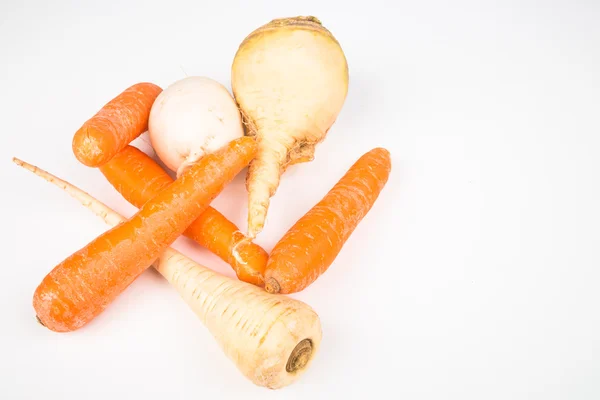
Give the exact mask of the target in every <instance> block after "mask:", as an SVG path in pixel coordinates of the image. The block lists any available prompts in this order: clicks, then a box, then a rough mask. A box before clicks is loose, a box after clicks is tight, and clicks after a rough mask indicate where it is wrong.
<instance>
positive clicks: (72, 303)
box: [15, 137, 256, 332]
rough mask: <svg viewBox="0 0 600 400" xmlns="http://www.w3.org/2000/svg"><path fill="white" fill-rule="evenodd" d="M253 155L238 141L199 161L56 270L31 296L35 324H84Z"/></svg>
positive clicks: (60, 327)
mask: <svg viewBox="0 0 600 400" xmlns="http://www.w3.org/2000/svg"><path fill="white" fill-rule="evenodd" d="M255 153H256V143H255V142H254V140H253V139H251V138H248V137H244V138H240V139H237V140H234V141H232V142H230V143H229V145H228V146H226V147H224V148H222V149H221V150H219V151H217V152H215V153H213V154H210V155H207V156H205V157H203V158H202V159H201V160H199V161H198V162H197V163H196V164H195V165H194V166H193V167H192V168H190V169H188V170H187V171H186V172H185V173H184V174H182V175H181V176H180V177H179V178H178V179H177V180H176V181H175V182H173V184H171V185H169V186H168V187H167V188H165V189H164V190H162V191H161V192H160V193H159V194H158V195H156V196H154V197H153V198H152V199H150V200H149V201H148V202H146V203H145V204H144V205H143V207H141V208H140V210H139V211H138V212H137V213H136V214H135V215H134V216H132V217H131V218H129V219H128V220H127V221H125V222H123V223H122V224H119V225H118V226H116V227H115V228H112V229H110V230H108V231H106V232H105V233H103V234H102V235H100V236H98V237H97V238H95V239H94V240H92V241H91V242H90V243H89V244H87V245H86V246H85V247H83V248H81V249H80V250H78V251H76V252H75V253H73V254H72V255H71V256H69V257H67V258H66V259H65V260H64V261H62V262H61V263H60V264H58V265H57V266H56V267H55V268H54V269H53V270H52V271H51V272H50V273H49V274H48V275H46V277H45V278H44V280H43V281H42V283H41V284H40V285H39V286H38V287H37V289H36V291H35V294H34V296H33V307H34V308H35V311H36V313H37V317H38V319H39V320H40V322H41V323H42V324H43V325H45V326H46V327H47V328H49V329H51V330H53V331H57V332H67V331H73V330H75V329H78V328H80V327H82V326H83V325H85V324H87V323H88V322H90V321H91V320H92V319H93V318H95V317H96V316H97V315H98V314H100V313H101V312H102V311H103V310H104V309H105V308H106V307H107V306H108V305H109V304H110V303H111V302H112V301H113V300H114V299H115V298H116V297H117V296H118V295H119V294H120V293H121V292H123V291H124V290H125V289H126V288H127V287H128V286H129V285H130V284H131V283H132V282H133V281H134V279H135V278H136V277H137V276H139V275H140V274H141V273H142V272H143V271H144V270H145V269H146V268H148V267H149V266H150V265H151V264H152V263H153V262H154V261H155V260H156V259H157V257H159V256H160V254H161V253H162V252H163V251H165V249H167V248H168V247H169V246H170V245H171V244H172V243H173V242H174V241H175V239H177V237H178V236H180V235H181V234H182V233H183V231H185V230H186V229H187V227H188V226H189V225H190V224H191V223H192V221H193V220H195V219H196V218H198V216H200V214H202V212H203V211H204V210H205V209H206V207H207V206H208V204H209V203H210V202H211V201H212V200H213V199H214V198H215V197H216V196H217V195H218V193H220V192H221V191H222V189H223V187H224V186H225V185H226V184H227V183H228V182H230V181H231V180H232V179H233V178H234V177H235V175H237V174H238V173H239V172H240V171H241V170H242V169H243V168H244V167H246V166H247V165H248V164H249V162H250V160H252V158H253V157H254V156H255ZM15 162H17V164H18V163H19V162H18V160H15Z"/></svg>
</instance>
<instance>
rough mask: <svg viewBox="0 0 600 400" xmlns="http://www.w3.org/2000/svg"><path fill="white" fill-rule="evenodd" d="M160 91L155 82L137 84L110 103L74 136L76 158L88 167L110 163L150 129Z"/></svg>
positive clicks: (73, 144)
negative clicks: (153, 105)
mask: <svg viewBox="0 0 600 400" xmlns="http://www.w3.org/2000/svg"><path fill="white" fill-rule="evenodd" d="M160 92H162V89H161V88H160V87H158V86H156V85H155V84H153V83H147V82H142V83H137V84H135V85H133V86H131V87H129V88H127V89H126V90H125V91H123V92H122V93H121V94H119V95H118V96H117V97H115V98H114V99H112V100H111V101H109V102H108V103H106V104H105V105H104V107H102V108H101V109H100V111H98V112H97V113H96V115H94V116H93V117H92V118H90V119H89V120H87V121H86V122H85V123H84V124H83V126H82V127H81V128H79V130H78V131H77V132H76V133H75V135H74V136H73V143H72V147H73V153H74V154H75V157H76V158H77V159H78V160H79V161H80V162H81V163H82V164H84V165H87V166H88V167H98V166H100V165H102V164H104V163H106V162H107V161H109V160H110V159H111V158H112V157H113V156H114V155H115V154H117V153H118V152H119V151H120V150H121V149H123V148H124V147H125V146H126V145H127V144H129V143H130V142H131V141H132V140H133V139H135V138H136V137H138V136H140V135H141V134H142V133H144V132H145V131H146V130H148V118H149V116H150V109H151V108H152V104H154V100H155V99H156V97H157V96H158V95H159V94H160Z"/></svg>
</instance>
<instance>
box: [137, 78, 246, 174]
mask: <svg viewBox="0 0 600 400" xmlns="http://www.w3.org/2000/svg"><path fill="white" fill-rule="evenodd" d="M148 134H149V137H150V141H151V142H152V147H153V148H154V150H155V151H156V154H157V155H158V157H159V158H160V159H161V161H162V162H163V163H164V164H165V165H166V166H167V168H169V169H170V170H171V171H175V172H176V174H177V176H179V175H181V173H182V172H183V171H184V170H185V169H186V168H188V167H189V166H190V165H192V164H193V163H195V162H196V161H198V160H199V159H200V158H201V157H203V156H204V155H206V154H208V153H211V152H213V151H216V150H218V149H219V148H221V147H223V146H225V145H226V144H227V143H228V142H230V141H231V140H234V139H238V138H240V137H242V136H244V125H243V124H242V116H241V115H240V110H239V109H238V107H237V104H236V103H235V100H234V99H233V97H232V96H231V94H230V93H229V91H228V90H227V88H225V86H223V85H222V84H221V83H219V82H217V81H215V80H213V79H210V78H207V77H203V76H188V77H186V78H183V79H180V80H178V81H176V82H174V83H172V84H171V85H169V86H168V87H167V88H165V90H163V91H162V92H161V93H160V94H159V95H158V97H157V98H156V100H155V101H154V104H153V105H152V109H151V110H150V118H149V121H148Z"/></svg>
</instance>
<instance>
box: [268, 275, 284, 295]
mask: <svg viewBox="0 0 600 400" xmlns="http://www.w3.org/2000/svg"><path fill="white" fill-rule="evenodd" d="M265 290H266V291H267V292H269V293H272V294H277V293H279V292H280V291H281V286H280V285H279V282H277V280H276V279H275V278H269V279H267V280H266V281H265Z"/></svg>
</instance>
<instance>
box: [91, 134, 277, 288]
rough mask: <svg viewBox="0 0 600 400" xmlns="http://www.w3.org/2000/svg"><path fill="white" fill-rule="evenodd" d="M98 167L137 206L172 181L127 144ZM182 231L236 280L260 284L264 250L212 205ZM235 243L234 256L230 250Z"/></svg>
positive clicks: (261, 284)
mask: <svg viewBox="0 0 600 400" xmlns="http://www.w3.org/2000/svg"><path fill="white" fill-rule="evenodd" d="M99 169H100V171H101V172H102V174H104V176H105V177H106V179H108V181H109V182H110V183H111V185H113V186H114V187H115V189H117V191H118V192H119V193H121V195H122V196H123V197H124V198H125V199H126V200H127V201H128V202H130V203H131V204H133V205H134V206H136V207H138V208H139V207H141V206H142V205H144V203H146V202H147V201H148V200H149V199H151V198H152V197H154V196H155V195H157V194H158V193H159V192H160V191H161V190H163V189H164V188H165V187H167V186H169V185H170V184H171V183H172V182H173V179H172V178H171V177H170V176H169V174H167V173H166V172H165V170H163V169H162V168H161V166H160V165H158V164H157V163H156V162H155V161H154V160H153V159H152V158H150V157H149V156H147V155H146V154H145V153H144V152H143V151H141V150H139V149H137V148H136V147H133V146H131V145H127V146H126V147H125V148H124V149H123V150H121V151H120V152H119V153H118V154H117V155H116V156H114V157H113V158H112V160H110V161H109V162H107V163H106V164H104V165H103V166H101V167H100V168H99ZM184 235H185V236H187V237H189V238H190V239H192V240H194V241H196V242H197V243H199V244H200V245H201V246H203V247H205V248H207V249H208V250H210V251H211V252H213V253H214V254H216V255H217V256H219V257H220V258H221V259H222V260H224V261H225V262H227V263H229V265H231V266H232V267H233V269H234V271H235V273H236V275H237V276H238V278H239V279H240V280H242V281H245V282H248V283H252V284H254V285H257V286H261V287H262V286H263V284H264V280H263V273H264V271H265V266H266V265H267V258H268V254H267V252H266V251H265V250H263V249H262V247H260V246H259V245H257V244H255V243H252V242H247V241H244V240H243V239H244V235H243V234H242V233H241V232H240V231H239V229H238V227H237V226H235V224H234V223H233V222H231V221H229V220H228V219H227V218H226V217H225V216H224V215H223V214H221V213H220V212H218V211H217V210H215V209H214V208H212V207H208V208H207V209H206V210H205V211H204V212H203V213H202V215H201V216H200V217H199V218H198V219H196V220H195V221H194V222H193V223H192V224H191V225H190V226H189V228H188V229H187V230H186V231H185V232H184ZM238 243H239V245H238V246H237V249H236V251H237V253H238V258H237V259H236V257H235V256H234V254H233V250H234V246H235V245H236V244H238Z"/></svg>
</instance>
